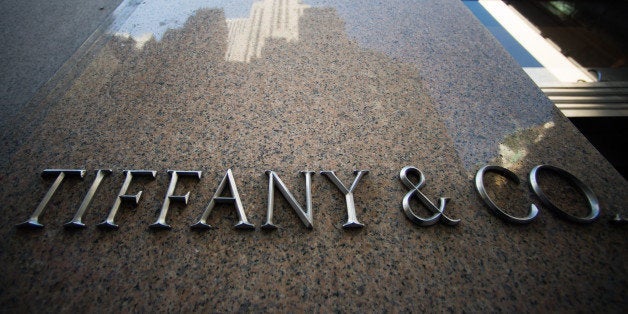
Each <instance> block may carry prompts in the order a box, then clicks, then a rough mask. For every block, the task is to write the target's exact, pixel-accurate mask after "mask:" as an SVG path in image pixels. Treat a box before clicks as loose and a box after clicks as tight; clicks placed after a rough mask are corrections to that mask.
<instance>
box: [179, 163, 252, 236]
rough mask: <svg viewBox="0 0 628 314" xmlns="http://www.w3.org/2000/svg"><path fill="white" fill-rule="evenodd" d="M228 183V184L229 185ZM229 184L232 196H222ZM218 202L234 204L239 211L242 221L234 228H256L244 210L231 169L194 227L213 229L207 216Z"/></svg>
mask: <svg viewBox="0 0 628 314" xmlns="http://www.w3.org/2000/svg"><path fill="white" fill-rule="evenodd" d="M227 184H228V185H227ZM227 186H229V190H230V191H231V196H230V197H228V196H220V195H221V194H222V193H223V192H224V190H225V188H226V187H227ZM217 203H221V204H223V203H224V204H233V205H234V206H235V208H236V210H237V211H238V217H239V218H240V221H238V223H237V224H235V226H234V228H236V229H244V230H255V225H253V224H252V223H250V222H249V221H248V220H247V219H246V213H245V212H244V206H242V201H241V200H240V194H239V193H238V187H237V186H236V183H235V180H234V178H233V173H232V172H231V169H228V170H227V174H225V176H224V177H223V178H222V181H220V184H219V185H218V189H216V193H214V196H213V197H212V199H211V200H210V201H209V204H208V205H207V208H205V212H203V215H202V216H201V218H200V219H199V221H198V222H197V223H195V224H193V225H192V226H191V228H192V229H211V228H213V227H212V226H211V225H209V224H208V223H207V218H208V217H209V214H211V212H212V209H214V206H216V204H217Z"/></svg>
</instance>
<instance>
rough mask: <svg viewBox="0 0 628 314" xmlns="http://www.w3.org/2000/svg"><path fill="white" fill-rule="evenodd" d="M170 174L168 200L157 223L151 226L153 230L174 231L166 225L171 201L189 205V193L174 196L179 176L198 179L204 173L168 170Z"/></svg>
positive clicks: (165, 201)
mask: <svg viewBox="0 0 628 314" xmlns="http://www.w3.org/2000/svg"><path fill="white" fill-rule="evenodd" d="M168 173H169V174H170V176H171V177H170V185H168V191H167V192H166V198H165V199H164V204H163V205H162V206H161V211H160V212H159V217H158V218H157V221H155V222H154V223H153V224H151V225H150V226H149V227H150V228H151V229H172V227H171V226H170V225H169V224H167V223H166V216H167V215H168V208H169V207H170V201H175V202H182V203H184V204H185V205H187V204H188V199H189V198H190V192H187V193H186V194H185V195H173V194H174V189H175V187H176V186H177V181H178V179H179V176H182V177H195V178H197V179H200V178H201V173H202V171H180V170H168Z"/></svg>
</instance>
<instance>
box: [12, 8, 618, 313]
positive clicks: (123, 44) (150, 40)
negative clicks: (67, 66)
mask: <svg viewBox="0 0 628 314" xmlns="http://www.w3.org/2000/svg"><path fill="white" fill-rule="evenodd" d="M221 3H223V2H221V1H192V3H191V4H189V3H188V4H186V5H182V4H173V3H171V1H169V2H163V3H162V2H155V1H153V2H149V1H146V2H143V3H135V2H133V1H129V2H125V3H124V4H123V5H125V6H127V7H126V8H127V10H126V11H125V12H127V13H128V14H126V15H124V16H123V17H120V18H118V19H117V20H115V22H114V23H113V24H112V26H111V28H110V30H109V31H108V32H105V33H104V34H102V35H100V37H99V40H100V42H104V44H102V45H95V46H94V47H92V48H91V49H87V51H88V52H87V53H85V54H83V55H80V56H77V57H76V60H71V61H70V62H76V64H77V70H76V71H75V72H78V73H73V75H74V76H64V77H57V78H55V79H56V80H59V81H63V80H65V81H69V83H67V84H61V85H60V86H65V87H64V88H62V89H61V90H60V91H59V90H56V91H55V93H57V94H58V95H59V96H58V97H47V98H46V97H44V98H42V99H43V100H40V101H41V103H37V104H33V105H32V106H31V108H35V109H31V111H29V112H26V113H24V115H25V119H24V121H16V122H15V133H14V134H5V135H4V138H3V141H4V142H5V143H7V142H8V140H7V139H12V140H13V142H12V143H18V144H16V148H15V150H14V151H13V152H12V153H11V155H10V157H9V158H8V159H7V162H6V163H7V167H6V168H5V169H4V170H3V172H2V174H1V177H0V183H1V186H2V188H1V189H0V197H1V199H2V200H3V202H2V203H3V205H2V207H1V210H2V214H3V219H2V220H1V222H0V233H1V237H2V240H0V265H1V266H2V268H3V272H2V274H0V304H1V306H2V310H4V311H9V312H14V311H20V312H23V311H31V312H33V311H41V310H44V311H51V312H52V311H61V312H76V311H81V312H83V311H87V312H112V311H113V312H118V311H125V312H126V311H142V312H147V311H152V310H160V311H176V312H179V311H184V312H190V311H203V312H209V311H212V312H213V311H216V312H227V311H229V312H231V311H246V312H248V311H255V312H257V311H282V312H283V311H299V312H300V311H304V312H305V311H308V312H309V311H316V312H329V311H342V312H351V311H362V310H366V311H378V312H380V311H383V310H391V311H393V312H397V311H417V312H423V311H438V312H441V311H453V312H461V311H473V312H481V311H508V312H511V311H519V312H524V311H525V312H527V311H535V312H536V311H539V312H545V311H551V312H563V311H565V312H567V311H569V312H571V311H583V312H589V311H596V312H622V311H625V309H626V306H627V299H626V296H627V292H628V284H627V279H628V262H627V261H628V251H627V237H626V236H627V235H628V234H627V231H626V228H625V227H622V226H614V225H611V224H609V222H608V221H609V219H610V218H611V217H612V216H614V215H615V214H617V213H619V214H622V215H624V216H626V214H628V213H627V212H626V210H625V206H626V204H627V201H628V186H627V184H626V181H625V180H624V179H623V178H622V177H621V176H620V175H619V174H618V173H617V172H616V171H615V170H614V169H613V168H612V167H611V166H610V165H609V164H608V162H606V161H605V160H604V159H603V157H602V156H601V155H600V154H599V153H598V152H597V151H595V149H594V148H593V147H592V146H591V145H590V144H589V143H588V142H586V140H585V139H584V137H583V136H582V135H581V134H579V133H578V132H577V130H576V129H575V128H574V127H573V126H572V125H571V124H570V123H569V121H568V120H567V119H566V118H565V117H564V116H562V115H561V114H560V113H559V112H558V111H557V110H556V109H555V108H554V107H553V105H552V104H551V103H550V102H549V101H548V100H547V99H546V98H545V96H544V95H543V94H542V92H541V91H540V90H539V89H538V88H536V87H535V86H534V84H533V83H532V81H531V80H530V79H528V78H527V76H526V75H525V73H524V72H523V71H522V70H521V69H520V68H519V67H518V66H517V64H516V63H515V62H514V61H513V60H512V59H511V58H510V57H509V56H508V55H507V54H506V52H505V51H504V50H503V49H502V48H501V47H500V46H499V45H498V44H497V42H496V41H495V40H494V39H493V38H492V37H491V36H490V35H489V33H488V32H487V31H486V30H484V29H483V28H482V26H481V25H480V24H479V23H478V22H477V21H476V20H475V18H474V17H473V16H472V15H471V13H470V12H468V10H467V9H466V8H465V7H464V6H463V5H462V4H461V3H460V2H459V1H456V0H447V1H382V2H379V1H374V2H369V3H366V4H359V5H358V4H355V3H354V2H351V1H303V2H298V1H295V0H264V1H242V3H237V2H231V1H229V2H228V3H226V2H225V4H221ZM118 12H119V11H118ZM79 61H80V62H79ZM79 65H84V66H79ZM26 117H28V119H27V118H26ZM485 164H494V165H501V166H504V167H507V168H508V169H510V170H512V171H514V172H515V173H516V174H518V175H519V177H520V178H521V179H522V181H523V182H522V184H520V185H519V186H515V185H513V184H511V183H506V182H505V181H504V180H502V179H501V178H499V177H496V176H487V177H486V180H487V182H489V184H490V187H491V188H490V191H491V193H492V194H491V195H492V197H493V198H494V199H496V200H497V201H498V203H499V204H501V205H502V206H503V207H506V208H508V209H509V210H510V211H511V212H512V213H513V214H516V215H523V214H524V213H525V212H526V208H527V207H528V206H529V204H530V203H531V202H534V203H536V204H537V205H539V208H540V214H539V217H538V218H537V219H536V221H535V222H533V223H532V224H530V225H525V226H515V225H511V224H508V223H506V222H503V221H502V220H500V219H499V218H497V217H496V216H494V215H492V214H491V213H490V212H489V211H488V209H487V207H486V206H485V205H484V204H483V203H482V201H481V199H480V198H479V197H478V196H477V193H476V192H475V190H474V187H473V177H474V175H475V172H476V171H477V170H478V169H479V168H480V167H481V166H482V165H485ZM538 164H551V165H555V166H559V167H561V168H564V169H566V170H567V171H569V172H570V173H572V174H574V175H575V176H577V177H578V178H580V179H581V180H582V181H583V182H584V183H586V184H587V185H589V186H590V187H591V188H592V189H593V191H594V192H595V193H596V195H597V196H598V198H599V200H600V203H601V208H602V213H601V216H600V219H599V220H598V221H597V222H595V223H593V224H591V225H586V226H583V225H577V224H573V223H569V222H567V221H564V220H562V219H560V218H558V217H556V216H554V215H552V214H551V212H550V211H549V209H548V208H546V207H544V206H541V205H540V203H539V200H538V198H536V196H534V194H532V193H531V192H530V191H529V189H528V188H527V181H528V179H527V173H528V171H530V169H532V167H534V166H535V165H538ZM408 165H410V166H415V167H418V168H419V169H421V171H422V172H423V173H424V174H425V176H426V185H425V187H423V188H422V189H421V191H422V192H423V193H425V194H426V195H427V196H428V197H429V198H430V199H431V200H433V201H434V202H436V200H437V199H438V198H439V197H450V198H451V201H450V203H449V204H448V206H447V208H446V213H447V215H449V216H451V217H453V218H457V219H461V223H460V224H459V225H457V226H453V227H452V226H446V225H444V224H440V223H439V224H436V225H434V226H431V227H418V226H416V225H414V224H413V223H412V222H411V221H410V220H409V219H407V218H406V216H405V215H404V213H403V212H402V210H401V202H402V199H403V198H404V196H405V195H406V193H408V189H406V188H405V187H404V186H403V185H402V184H401V182H400V180H399V171H400V170H401V168H403V167H404V166H408ZM47 168H80V169H86V170H88V172H87V175H86V178H85V179H84V180H82V181H81V180H77V179H72V178H68V179H67V180H66V181H64V182H63V183H62V185H61V187H60V188H59V190H58V191H57V192H56V194H55V195H54V196H53V198H52V200H51V201H50V203H49V204H48V206H47V207H46V209H45V211H44V212H43V215H42V216H41V219H40V222H41V223H43V224H44V225H45V227H44V228H43V229H41V230H22V229H17V228H16V227H15V225H16V224H17V223H20V222H22V221H24V220H26V219H27V218H28V217H29V216H30V215H31V214H32V213H33V210H34V209H35V207H36V206H37V204H38V203H39V202H40V201H41V199H42V198H43V196H44V194H45V193H46V191H47V190H48V188H49V186H50V185H51V184H52V181H53V180H51V179H48V178H42V177H41V176H40V175H41V172H42V171H43V170H44V169H47ZM101 168H108V169H109V168H110V169H113V171H114V172H113V174H112V175H110V176H108V177H106V178H105V179H104V181H103V184H102V185H101V187H100V188H99V190H98V191H97V193H96V194H95V197H94V199H93V202H92V204H91V205H90V207H89V208H88V210H87V212H86V214H85V216H84V217H83V222H84V223H85V224H86V225H87V227H86V228H85V229H82V230H76V231H70V230H66V229H64V228H63V224H64V223H65V222H67V221H69V220H70V219H71V218H72V217H73V215H74V214H75V212H76V210H77V208H78V206H79V205H80V203H81V201H82V199H83V197H84V195H85V193H86V191H87V190H88V189H89V186H90V185H91V182H92V180H93V179H94V170H96V169H101ZM125 169H150V170H156V171H157V177H156V179H155V180H147V179H138V180H134V181H133V183H132V186H131V188H130V190H129V191H130V193H136V192H137V191H139V190H143V191H144V193H143V195H142V199H141V201H140V203H139V205H138V206H137V207H131V206H126V205H123V206H122V207H121V208H120V211H119V213H118V215H117V216H116V223H118V224H119V226H120V228H119V230H116V231H105V230H101V229H98V228H97V227H96V224H98V223H99V222H101V221H103V220H104V219H105V218H106V216H107V214H108V212H109V209H110V208H111V206H112V204H113V202H114V200H115V198H116V195H117V193H118V190H119V189H120V186H121V185H122V182H123V179H124V177H123V174H122V171H123V170H125ZM168 169H180V170H200V171H203V176H202V178H201V179H200V180H190V179H185V178H182V179H181V180H180V182H179V183H178V185H177V188H176V193H177V194H184V193H186V192H187V191H190V193H191V194H190V198H189V203H188V205H187V206H183V205H173V206H171V208H170V211H169V213H168V216H167V221H168V223H169V224H170V225H171V226H172V229H171V230H165V231H154V230H152V229H149V228H148V226H149V225H150V224H151V223H153V222H154V221H155V220H156V219H157V216H158V214H159V210H160V208H161V205H162V203H163V200H164V196H165V194H166V189H167V187H168V183H169V180H170V178H169V175H168V174H167V172H166V171H167V170H168ZM227 169H232V171H233V175H234V177H235V182H236V183H237V187H238V191H239V194H240V196H241V199H242V202H243V205H244V210H245V212H246V214H247V216H248V219H249V221H250V222H252V223H253V224H255V226H256V229H255V230H251V231H239V230H234V229H233V227H232V226H233V225H234V224H235V223H236V222H237V220H238V218H237V215H236V211H235V210H234V209H233V207H232V206H229V205H221V206H218V207H216V208H215V209H214V211H213V212H212V213H211V215H210V216H209V219H208V222H209V223H210V224H211V225H213V226H214V227H216V229H212V230H208V231H201V232H197V231H193V230H191V229H190V225H192V224H193V223H194V222H196V221H197V220H198V219H199V217H200V216H201V214H202V213H203V210H204V209H205V206H206V205H207V204H208V203H209V201H210V199H211V197H212V195H213V194H214V192H215V191H216V189H217V188H218V185H219V183H220V180H221V179H222V177H223V176H224V175H225V172H226V171H227ZM358 169H366V170H369V171H370V173H369V174H368V175H367V176H366V177H364V178H363V179H362V180H361V181H360V183H359V184H358V186H357V188H356V190H355V192H354V194H355V204H356V209H357V215H358V218H359V220H360V221H361V222H362V223H364V224H365V227H364V228H362V229H358V230H345V229H343V228H342V224H343V223H344V222H345V221H346V216H347V214H346V209H345V208H346V207H345V199H344V197H343V195H342V194H341V193H340V191H339V190H338V189H337V188H336V187H335V186H334V185H333V184H332V183H331V182H330V181H329V180H327V179H326V178H325V177H323V176H322V175H320V174H318V173H317V174H315V175H314V176H313V178H312V195H313V196H312V203H313V204H312V205H313V224H314V228H313V229H312V230H309V229H307V228H305V226H304V225H303V224H302V223H301V221H300V220H299V218H298V216H297V215H296V214H295V212H294V210H293V209H292V208H291V207H290V206H289V204H288V203H287V202H286V201H285V200H284V199H283V198H282V197H281V196H279V195H277V196H276V197H275V210H274V222H275V223H276V224H277V225H278V226H279V228H278V229H277V230H275V231H262V230H260V226H261V225H262V224H263V223H264V221H265V220H266V204H267V201H268V178H267V176H266V175H265V173H264V171H265V170H273V171H275V172H276V173H277V174H278V175H279V176H280V177H281V179H282V180H283V181H284V182H285V183H286V185H287V186H288V187H289V188H290V190H291V191H292V193H293V194H294V195H295V198H296V199H297V201H298V202H300V203H301V204H304V202H305V191H306V189H305V185H304V180H303V177H302V176H301V175H300V174H299V171H303V170H312V171H317V172H318V171H322V170H334V171H336V173H337V174H338V176H339V178H340V179H341V180H342V181H343V182H344V183H345V185H347V186H349V185H350V183H351V182H352V181H353V178H354V176H353V170H358ZM542 185H543V187H544V189H546V190H547V191H548V193H550V197H551V198H552V199H553V200H554V201H556V202H557V203H559V204H561V206H563V207H564V208H566V209H567V210H568V211H569V212H570V213H573V214H579V215H581V214H582V213H583V212H585V211H586V206H585V203H584V201H583V200H582V199H581V197H580V195H579V194H578V193H577V192H576V191H574V189H573V188H572V187H571V186H570V185H569V184H566V183H565V182H564V180H561V179H559V178H557V177H554V176H552V175H551V174H545V175H544V176H542ZM412 206H413V208H415V209H416V212H417V213H418V214H420V215H423V216H428V215H429V212H428V211H427V210H426V209H425V208H423V207H422V206H421V205H420V204H419V203H418V202H417V201H416V200H415V199H413V200H412Z"/></svg>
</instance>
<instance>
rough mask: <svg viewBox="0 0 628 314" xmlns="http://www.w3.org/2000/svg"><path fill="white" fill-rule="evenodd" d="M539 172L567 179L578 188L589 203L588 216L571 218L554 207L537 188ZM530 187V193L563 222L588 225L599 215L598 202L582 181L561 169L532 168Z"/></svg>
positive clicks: (546, 166)
mask: <svg viewBox="0 0 628 314" xmlns="http://www.w3.org/2000/svg"><path fill="white" fill-rule="evenodd" d="M541 170H549V171H551V172H554V173H556V174H558V175H559V176H560V177H562V178H564V179H567V180H569V181H571V182H572V183H573V184H575V185H576V187H578V189H579V190H580V191H581V192H582V193H583V194H584V196H585V197H586V198H587V201H588V202H589V209H590V210H589V215H588V216H586V217H577V216H573V215H571V214H568V213H566V212H565V211H563V210H562V209H560V208H559V207H558V206H556V205H554V203H552V202H551V201H550V199H549V198H548V197H547V195H545V193H543V190H541V187H540V186H539V183H538V179H537V176H538V173H539V171H541ZM530 187H531V188H532V191H534V194H536V196H538V197H539V199H540V200H541V202H542V203H543V205H545V206H547V207H548V208H549V209H551V210H552V211H553V212H554V213H555V214H556V215H558V216H559V217H560V218H563V219H565V220H568V221H571V222H575V223H580V224H588V223H592V222H594V221H595V220H596V219H597V218H598V216H599V215H600V203H599V202H598V199H597V197H596V196H595V194H594V193H593V191H592V190H591V189H590V188H589V187H588V186H587V185H586V184H584V183H582V181H580V180H579V179H578V178H576V177H575V176H574V175H572V174H571V173H569V172H567V171H565V170H563V169H561V168H558V167H554V166H550V165H538V166H536V167H534V168H532V170H531V171H530Z"/></svg>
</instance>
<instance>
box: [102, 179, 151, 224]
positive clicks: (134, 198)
mask: <svg viewBox="0 0 628 314" xmlns="http://www.w3.org/2000/svg"><path fill="white" fill-rule="evenodd" d="M123 173H124V174H125V175H126V177H125V178H124V183H122V187H121V188H120V192H118V196H116V200H115V201H114V202H113V206H111V210H110V211H109V216H107V218H106V219H105V221H103V222H101V223H99V224H98V227H100V228H104V229H118V227H119V226H118V225H116V224H115V222H114V221H113V219H114V218H115V217H116V214H117V213H118V209H119V208H120V204H122V202H125V203H130V204H132V205H133V206H137V204H139V202H140V197H142V191H139V192H137V194H132V195H127V194H126V192H127V191H128V189H129V186H130V185H131V180H133V177H134V176H138V177H149V178H151V179H155V176H156V175H157V171H154V170H124V172H123Z"/></svg>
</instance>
